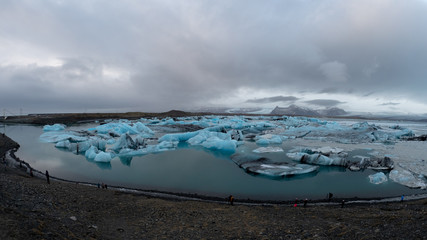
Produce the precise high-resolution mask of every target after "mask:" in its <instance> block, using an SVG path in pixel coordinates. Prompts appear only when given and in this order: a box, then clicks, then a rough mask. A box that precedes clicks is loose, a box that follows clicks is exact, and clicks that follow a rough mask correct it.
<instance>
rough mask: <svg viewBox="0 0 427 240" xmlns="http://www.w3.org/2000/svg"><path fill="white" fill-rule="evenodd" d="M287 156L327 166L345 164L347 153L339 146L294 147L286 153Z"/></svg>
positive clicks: (302, 161) (303, 161)
mask: <svg viewBox="0 0 427 240" xmlns="http://www.w3.org/2000/svg"><path fill="white" fill-rule="evenodd" d="M286 155H287V156H288V157H289V158H291V159H293V160H295V161H299V162H301V163H307V164H316V165H327V166H347V161H346V157H347V155H348V154H347V153H346V152H344V151H343V149H339V148H330V147H323V148H317V149H316V148H315V149H308V148H302V149H298V148H297V149H294V150H293V151H291V152H289V153H287V154H286Z"/></svg>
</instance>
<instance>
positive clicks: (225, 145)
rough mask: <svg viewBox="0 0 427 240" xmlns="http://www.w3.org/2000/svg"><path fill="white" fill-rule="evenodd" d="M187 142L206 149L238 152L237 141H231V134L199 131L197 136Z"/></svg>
mask: <svg viewBox="0 0 427 240" xmlns="http://www.w3.org/2000/svg"><path fill="white" fill-rule="evenodd" d="M187 142H188V143H189V144H191V145H201V146H203V147H205V148H209V149H216V150H222V151H229V152H234V151H236V147H237V141H236V140H231V136H230V134H228V133H223V132H211V131H208V130H203V131H199V132H198V134H197V135H196V136H194V137H192V138H190V139H188V140H187Z"/></svg>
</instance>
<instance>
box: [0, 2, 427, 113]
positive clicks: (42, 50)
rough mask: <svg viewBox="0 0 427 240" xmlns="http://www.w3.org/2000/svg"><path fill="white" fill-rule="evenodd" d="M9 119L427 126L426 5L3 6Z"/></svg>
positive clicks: (0, 35)
mask: <svg viewBox="0 0 427 240" xmlns="http://www.w3.org/2000/svg"><path fill="white" fill-rule="evenodd" d="M0 6H1V7H0V108H1V109H3V110H4V109H5V110H6V111H7V112H9V113H39V112H46V113H48V112H126V111H144V112H162V111H168V110H171V109H181V110H192V109H199V108H201V107H236V108H237V107H245V108H252V107H260V108H274V107H275V106H280V107H287V106H289V105H291V104H295V105H298V106H303V107H309V108H315V109H324V108H330V107H339V108H342V109H345V110H346V111H350V112H370V113H391V114H427V94H426V89H427V44H426V43H427V27H426V26H427V1H425V0H375V1H372V0H346V1H342V0H288V1H282V0H269V1H259V0H257V1H255V0H216V1H207V0H180V1H176V0H138V1H137V0H135V1H131V0H121V1H113V0H102V1H101V0H87V1H72V0H69V1H67V0H63V1H62V0H0Z"/></svg>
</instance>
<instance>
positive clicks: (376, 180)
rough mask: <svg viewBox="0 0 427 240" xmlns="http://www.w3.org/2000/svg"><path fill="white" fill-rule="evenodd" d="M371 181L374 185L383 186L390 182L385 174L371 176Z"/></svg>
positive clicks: (379, 173)
mask: <svg viewBox="0 0 427 240" xmlns="http://www.w3.org/2000/svg"><path fill="white" fill-rule="evenodd" d="M369 181H370V182H371V183H373V184H381V183H385V182H387V181H388V179H387V176H386V175H385V174H384V173H383V172H378V173H375V174H371V175H369Z"/></svg>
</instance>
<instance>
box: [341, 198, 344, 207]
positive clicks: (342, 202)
mask: <svg viewBox="0 0 427 240" xmlns="http://www.w3.org/2000/svg"><path fill="white" fill-rule="evenodd" d="M344 203H345V200H342V201H341V208H344Z"/></svg>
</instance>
